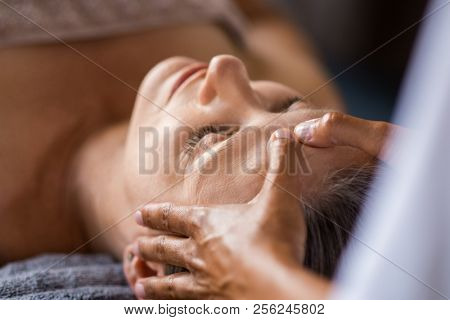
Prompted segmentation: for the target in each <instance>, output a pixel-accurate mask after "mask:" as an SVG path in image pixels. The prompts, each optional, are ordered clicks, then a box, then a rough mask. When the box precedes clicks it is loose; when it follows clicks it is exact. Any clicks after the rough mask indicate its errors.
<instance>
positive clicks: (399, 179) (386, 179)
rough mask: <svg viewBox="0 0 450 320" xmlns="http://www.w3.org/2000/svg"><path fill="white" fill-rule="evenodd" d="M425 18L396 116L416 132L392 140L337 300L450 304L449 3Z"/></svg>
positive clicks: (436, 4)
mask: <svg viewBox="0 0 450 320" xmlns="http://www.w3.org/2000/svg"><path fill="white" fill-rule="evenodd" d="M446 4H447V5H446ZM439 8H440V9H439ZM427 15H428V17H427V18H426V20H425V21H424V23H425V26H424V28H423V29H422V32H421V35H420V38H419V43H418V48H417V50H416V52H415V55H414V57H413V63H412V67H411V68H410V70H409V72H408V76H407V81H406V85H405V86H404V88H403V91H402V95H401V99H400V101H399V102H400V103H399V109H398V110H399V112H398V114H397V119H398V120H399V121H398V122H400V123H402V124H404V125H405V124H406V125H407V126H408V127H412V128H414V130H415V131H414V134H413V136H411V137H409V138H407V137H394V138H393V142H392V144H391V148H390V155H391V157H392V160H393V161H394V166H392V167H391V168H388V169H386V170H385V171H384V172H383V173H382V174H381V176H380V178H379V179H378V181H376V183H375V187H374V189H373V198H372V200H371V201H370V202H369V203H368V207H367V210H366V211H365V212H364V213H363V216H362V220H361V223H360V224H359V226H358V228H357V230H356V231H355V232H354V233H352V236H351V237H352V238H353V239H352V240H351V242H350V245H349V248H348V249H347V252H346V253H345V255H344V257H343V261H342V263H341V265H340V268H339V271H338V273H337V276H336V287H335V291H334V294H333V297H334V298H338V299H448V298H449V297H450V2H449V1H442V0H438V1H434V2H432V4H431V6H430V8H429V10H428V11H427Z"/></svg>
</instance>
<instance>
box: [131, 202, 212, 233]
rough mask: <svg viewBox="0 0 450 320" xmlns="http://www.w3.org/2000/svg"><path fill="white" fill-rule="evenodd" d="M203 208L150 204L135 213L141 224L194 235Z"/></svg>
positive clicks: (137, 220)
mask: <svg viewBox="0 0 450 320" xmlns="http://www.w3.org/2000/svg"><path fill="white" fill-rule="evenodd" d="M200 210H203V209H202V208H197V207H183V206H174V205H172V204H171V203H160V204H149V205H146V206H144V207H142V208H141V209H139V210H138V211H137V212H136V213H135V220H136V222H137V223H138V224H139V225H142V226H146V227H149V228H153V229H156V230H161V231H168V232H173V233H178V234H181V235H184V236H188V237H189V236H194V235H195V232H196V231H198V223H197V222H198V217H199V212H200Z"/></svg>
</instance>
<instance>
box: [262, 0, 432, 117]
mask: <svg viewBox="0 0 450 320" xmlns="http://www.w3.org/2000/svg"><path fill="white" fill-rule="evenodd" d="M267 1H269V2H270V3H271V4H272V5H276V6H278V7H279V8H280V10H282V11H283V12H284V13H285V14H286V15H287V16H288V17H289V18H290V19H291V20H292V21H293V22H294V23H295V24H296V25H297V26H298V27H300V28H302V29H303V30H305V31H306V33H307V34H308V35H309V37H310V38H311V39H312V41H313V42H314V44H315V45H316V47H317V49H318V51H319V52H318V53H319V55H320V56H321V58H322V59H323V60H324V61H325V63H326V64H327V67H328V70H330V71H331V73H332V75H335V74H337V73H339V72H341V71H343V70H344V69H346V68H347V67H349V66H350V65H352V64H353V63H355V62H356V61H358V60H359V59H361V58H362V57H364V56H365V55H367V54H368V53H370V52H371V51H372V50H374V49H376V48H377V47H379V46H380V45H382V44H383V43H385V42H386V41H387V40H389V39H391V38H392V37H394V36H395V35H397V34H398V33H400V32H402V31H403V30H404V29H406V28H408V27H409V26H411V25H412V24H414V23H415V22H417V21H418V20H420V19H421V17H422V15H423V12H424V10H425V6H426V3H427V1H425V0H410V1H407V2H405V1H389V0H364V1H361V0H339V1H330V0H267ZM419 28H420V24H419V25H418V26H416V27H414V28H412V29H411V30H409V31H408V32H406V33H405V34H403V35H402V36H400V37H399V38H398V39H396V40H395V41H393V42H392V43H390V44H388V45H387V46H385V47H384V48H382V49H381V50H379V51H378V52H376V53H375V54H373V55H371V56H370V57H368V58H367V59H365V60H364V61H363V62H361V63H360V64H358V65H357V66H356V67H354V68H352V69H351V70H349V71H348V72H346V73H345V74H344V75H342V76H340V77H339V78H338V79H337V80H336V84H337V86H338V87H339V89H340V90H341V92H342V94H343V95H344V99H345V101H346V103H347V106H348V108H349V111H350V113H352V114H354V115H357V116H360V117H364V118H369V119H375V120H389V119H390V117H391V115H392V110H393V107H394V105H395V101H396V96H397V93H398V90H399V87H400V84H401V81H402V78H403V74H404V72H405V68H406V65H407V63H408V61H409V56H410V53H411V49H412V46H413V43H414V39H415V36H416V34H417V31H418V29H419Z"/></svg>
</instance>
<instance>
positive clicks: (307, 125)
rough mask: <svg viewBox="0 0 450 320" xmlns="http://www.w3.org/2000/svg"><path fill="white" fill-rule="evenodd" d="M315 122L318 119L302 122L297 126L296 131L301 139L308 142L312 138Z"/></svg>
mask: <svg viewBox="0 0 450 320" xmlns="http://www.w3.org/2000/svg"><path fill="white" fill-rule="evenodd" d="M315 124H316V121H306V122H302V123H300V124H299V125H297V126H296V127H295V129H294V133H295V135H296V136H297V137H298V138H299V139H300V140H301V141H306V142H307V141H309V140H311V137H312V131H313V129H314V126H315Z"/></svg>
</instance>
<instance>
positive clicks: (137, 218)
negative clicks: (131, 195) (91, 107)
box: [134, 210, 144, 226]
mask: <svg viewBox="0 0 450 320" xmlns="http://www.w3.org/2000/svg"><path fill="white" fill-rule="evenodd" d="M134 220H135V221H136V223H137V224H138V225H140V226H143V225H144V219H143V218H142V212H141V211H140V210H138V211H136V212H135V213H134Z"/></svg>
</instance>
